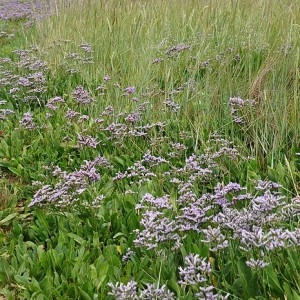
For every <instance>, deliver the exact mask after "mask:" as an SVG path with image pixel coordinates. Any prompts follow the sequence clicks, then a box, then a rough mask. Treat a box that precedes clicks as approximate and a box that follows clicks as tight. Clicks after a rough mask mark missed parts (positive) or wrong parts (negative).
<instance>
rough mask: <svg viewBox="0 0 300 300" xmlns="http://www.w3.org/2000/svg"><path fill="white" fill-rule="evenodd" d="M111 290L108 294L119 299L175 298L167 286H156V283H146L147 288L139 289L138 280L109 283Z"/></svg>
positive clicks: (163, 299) (148, 299) (166, 299)
mask: <svg viewBox="0 0 300 300" xmlns="http://www.w3.org/2000/svg"><path fill="white" fill-rule="evenodd" d="M108 286H109V287H110V288H111V292H109V293H108V295H111V296H113V297H114V298H115V299H117V300H152V299H162V300H173V299H175V295H174V293H172V292H171V291H169V290H168V289H166V286H165V285H163V286H161V287H159V286H155V285H154V284H146V287H145V288H142V289H138V287H137V282H135V281H133V280H132V281H129V282H128V283H127V284H123V283H120V282H117V283H115V284H114V283H109V284H108Z"/></svg>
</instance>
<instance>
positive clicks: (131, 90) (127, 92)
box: [123, 86, 135, 95]
mask: <svg viewBox="0 0 300 300" xmlns="http://www.w3.org/2000/svg"><path fill="white" fill-rule="evenodd" d="M123 92H124V93H125V94H127V95H128V94H133V93H134V92H135V87H134V86H129V87H127V88H126V89H124V90H123Z"/></svg>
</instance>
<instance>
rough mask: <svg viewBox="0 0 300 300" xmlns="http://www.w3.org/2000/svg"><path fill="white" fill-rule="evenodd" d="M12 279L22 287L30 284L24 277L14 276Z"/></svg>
mask: <svg viewBox="0 0 300 300" xmlns="http://www.w3.org/2000/svg"><path fill="white" fill-rule="evenodd" d="M14 279H15V280H16V282H17V283H18V284H20V285H22V286H24V287H25V286H28V285H29V284H30V282H29V280H28V277H24V276H21V275H15V276H14Z"/></svg>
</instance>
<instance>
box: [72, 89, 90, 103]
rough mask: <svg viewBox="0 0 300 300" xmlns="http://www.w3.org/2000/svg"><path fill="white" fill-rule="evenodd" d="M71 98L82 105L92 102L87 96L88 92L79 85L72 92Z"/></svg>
mask: <svg viewBox="0 0 300 300" xmlns="http://www.w3.org/2000/svg"><path fill="white" fill-rule="evenodd" d="M73 98H74V99H75V100H76V101H77V102H78V103H79V104H83V105H87V104H90V103H91V102H93V101H94V99H93V98H92V97H91V96H90V95H89V94H88V92H87V91H86V90H85V89H84V88H83V86H81V85H79V86H77V87H76V89H75V91H74V92H73Z"/></svg>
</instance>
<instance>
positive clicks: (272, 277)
mask: <svg viewBox="0 0 300 300" xmlns="http://www.w3.org/2000/svg"><path fill="white" fill-rule="evenodd" d="M264 271H265V274H266V277H267V281H268V284H269V286H270V288H271V289H273V290H275V291H276V292H278V293H280V294H281V295H282V294H283V289H282V287H281V285H280V283H279V281H278V278H277V274H276V272H275V270H274V268H273V266H272V264H269V265H268V266H267V267H265V268H264Z"/></svg>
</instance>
